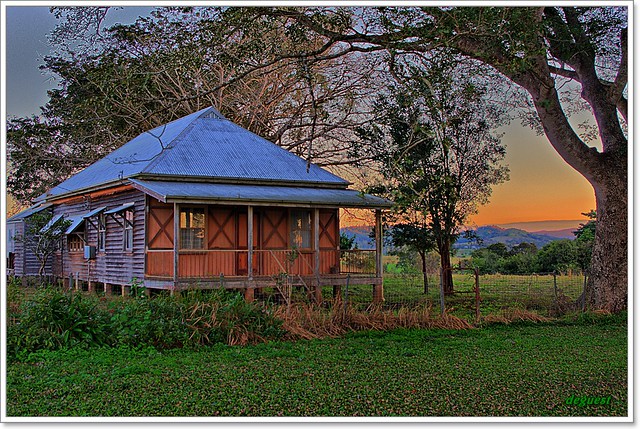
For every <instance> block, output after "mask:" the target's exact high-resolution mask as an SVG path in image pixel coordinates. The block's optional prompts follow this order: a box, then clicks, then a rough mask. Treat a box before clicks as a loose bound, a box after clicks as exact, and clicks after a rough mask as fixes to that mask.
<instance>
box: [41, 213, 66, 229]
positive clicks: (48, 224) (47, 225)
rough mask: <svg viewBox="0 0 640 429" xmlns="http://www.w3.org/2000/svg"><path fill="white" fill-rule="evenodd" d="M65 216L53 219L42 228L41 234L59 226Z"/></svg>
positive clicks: (56, 216) (60, 215) (57, 216)
mask: <svg viewBox="0 0 640 429" xmlns="http://www.w3.org/2000/svg"><path fill="white" fill-rule="evenodd" d="M63 216H64V215H62V214H59V215H55V216H54V217H52V218H51V219H50V220H49V222H47V224H46V225H45V226H43V227H42V228H40V232H46V231H48V230H50V229H51V228H52V227H53V226H54V225H55V224H57V223H58V222H59V221H60V220H62V218H63Z"/></svg>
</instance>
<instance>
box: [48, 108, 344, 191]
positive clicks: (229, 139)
mask: <svg viewBox="0 0 640 429" xmlns="http://www.w3.org/2000/svg"><path fill="white" fill-rule="evenodd" d="M139 174H144V176H145V177H147V176H154V177H162V176H183V177H198V178H207V179H211V180H212V181H215V179H225V180H229V179H231V180H233V179H238V180H244V181H246V180H248V181H279V182H288V183H295V182H304V183H313V184H318V185H327V186H337V187H346V186H347V185H348V184H349V182H347V181H346V180H344V179H342V178H340V177H338V176H336V175H334V174H331V173H329V172H328V171H326V170H323V169H322V168H320V167H318V166H316V165H314V164H311V165H310V168H309V170H308V171H307V162H306V161H305V160H304V159H302V158H300V157H298V156H296V155H294V154H292V153H290V152H288V151H287V150H285V149H283V148H281V147H279V146H278V145H276V144H274V143H271V142H269V141H268V140H265V139H263V138H262V137H259V136H257V135H255V134H253V133H251V132H250V131H248V130H245V129H244V128H242V127H240V126H238V125H236V124H234V123H232V122H230V121H229V120H227V119H225V118H224V117H223V116H222V115H221V114H220V113H219V112H218V111H217V110H216V109H215V108H213V107H209V108H206V109H202V110H200V111H198V112H195V113H193V114H191V115H188V116H185V117H183V118H181V119H178V120H176V121H173V122H170V123H168V124H166V125H163V126H161V127H158V128H155V129H153V130H151V131H149V132H146V133H143V134H140V135H139V136H137V137H136V138H134V139H133V140H131V141H129V142H128V143H126V144H125V145H124V146H122V147H121V148H119V149H117V150H115V151H114V152H112V153H111V154H109V155H107V156H106V157H105V158H103V159H101V160H99V161H97V162H96V163H94V164H92V165H90V166H89V167H87V168H86V169H84V170H82V171H81V172H79V173H77V174H76V175H74V176H72V177H70V178H69V179H67V180H66V181H64V182H62V183H61V184H60V185H58V186H56V187H54V188H53V189H51V190H50V191H49V192H47V193H46V194H44V195H42V196H41V197H39V199H45V198H46V197H47V196H58V195H63V194H66V193H70V192H76V191H79V190H83V189H86V188H91V187H95V186H99V185H102V184H106V183H112V182H117V181H118V180H124V179H127V178H129V177H135V176H136V175H139Z"/></svg>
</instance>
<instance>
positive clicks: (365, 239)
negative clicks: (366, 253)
mask: <svg viewBox="0 0 640 429" xmlns="http://www.w3.org/2000/svg"><path fill="white" fill-rule="evenodd" d="M372 230H373V226H370V225H361V226H347V227H345V228H340V232H341V233H344V234H346V235H347V236H349V237H353V236H355V237H356V241H355V244H357V245H358V249H375V248H376V245H375V243H374V241H373V239H371V238H369V234H371V231H372Z"/></svg>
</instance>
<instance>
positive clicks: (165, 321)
mask: <svg viewBox="0 0 640 429" xmlns="http://www.w3.org/2000/svg"><path fill="white" fill-rule="evenodd" d="M17 287H18V286H16V285H15V284H10V286H9V291H10V292H9V294H8V297H9V299H12V298H13V299H14V301H10V302H9V312H8V314H7V318H8V319H7V322H8V326H7V354H8V356H9V357H10V358H12V359H14V358H18V359H21V358H23V357H24V356H26V355H28V354H29V353H32V352H35V351H38V350H57V349H63V348H71V347H83V348H88V347H96V346H111V347H118V346H131V347H145V346H153V347H155V348H157V349H159V350H162V349H169V348H176V347H194V346H198V345H211V344H217V343H225V344H231V345H233V344H248V343H255V342H260V341H270V340H276V339H279V338H281V337H282V336H284V334H285V331H284V330H283V329H282V321H281V320H280V319H278V318H277V317H275V315H274V313H273V311H272V310H271V309H270V307H268V306H263V305H260V304H256V303H248V302H246V301H245V300H244V299H243V298H242V295H240V294H239V293H234V292H228V291H225V290H216V291H210V292H206V293H205V292H188V293H185V294H184V295H181V296H177V297H171V296H163V295H160V296H157V297H154V298H147V297H146V296H145V295H144V294H137V295H136V296H135V297H132V298H125V299H123V298H121V297H110V298H106V297H98V296H96V295H90V294H83V293H79V292H70V291H63V290H61V289H59V288H56V287H53V286H46V287H42V288H40V289H37V290H36V291H35V292H34V293H33V295H32V296H31V297H28V298H24V299H23V298H20V297H19V295H20V293H19V292H16V288H17Z"/></svg>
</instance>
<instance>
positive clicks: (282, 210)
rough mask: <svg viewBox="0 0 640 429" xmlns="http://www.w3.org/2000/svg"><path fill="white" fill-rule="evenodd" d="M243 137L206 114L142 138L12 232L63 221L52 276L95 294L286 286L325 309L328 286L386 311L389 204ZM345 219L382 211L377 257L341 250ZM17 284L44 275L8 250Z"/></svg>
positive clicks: (45, 201) (13, 223)
mask: <svg viewBox="0 0 640 429" xmlns="http://www.w3.org/2000/svg"><path fill="white" fill-rule="evenodd" d="M348 186H349V182H347V181H345V180H344V179H342V178H340V177H338V176H336V175H334V174H332V173H329V172H328V171H326V170H323V169H322V168H320V167H318V166H316V165H314V164H311V165H310V166H308V165H307V161H305V160H303V159H301V158H299V157H297V156H295V155H294V154H292V153H290V152H288V151H286V150H284V149H282V148H280V147H279V146H277V145H275V144H273V143H271V142H269V141H267V140H265V139H263V138H261V137H259V136H257V135H255V134H253V133H251V132H249V131H247V130H245V129H243V128H241V127H240V126H238V125H236V124H234V123H232V122H231V121H229V120H227V119H226V118H224V117H223V116H222V115H221V114H220V113H219V112H218V111H217V110H216V109H214V108H212V107H210V108H206V109H203V110H201V111H198V112H196V113H193V114H191V115H189V116H185V117H183V118H180V119H178V120H175V121H173V122H171V123H168V124H166V125H163V126H161V127H158V128H155V129H153V130H151V131H148V132H145V133H143V134H140V135H139V136H137V137H136V138H134V139H133V140H131V141H129V142H128V143H126V144H125V145H123V146H122V147H120V148H119V149H117V150H116V151H114V152H112V153H111V154H109V155H107V156H106V157H105V158H103V159H101V160H99V161H97V162H96V163H94V164H92V165H90V166H89V167H87V168H86V169H84V170H82V171H80V172H79V173H77V174H76V175H74V176H72V177H71V178H69V179H68V180H66V181H64V182H62V183H61V184H60V185H58V186H56V187H54V188H53V189H51V190H49V191H48V192H47V193H46V194H44V195H42V196H40V197H39V198H38V199H37V200H36V202H35V203H36V204H35V205H34V206H32V207H30V208H29V209H27V210H25V211H23V212H22V213H18V214H17V215H15V216H13V217H11V218H9V219H8V220H7V227H8V229H9V231H8V232H9V235H10V236H15V235H16V234H18V235H19V234H21V233H24V231H25V225H26V224H27V223H28V222H29V217H30V216H32V215H33V214H34V213H36V212H40V211H43V210H47V211H49V212H50V213H51V215H52V216H53V219H62V218H64V219H66V220H68V221H70V226H69V227H68V228H67V229H66V231H65V232H66V234H65V238H64V240H63V241H64V243H63V245H62V246H61V250H60V251H59V252H57V253H56V254H55V255H54V257H53V258H52V260H51V261H50V263H49V264H48V265H47V268H46V269H47V274H48V275H53V276H56V277H59V278H61V279H64V281H65V284H67V285H69V286H70V287H72V286H73V285H72V284H70V282H74V284H75V285H77V284H78V283H79V282H80V283H82V284H85V285H86V287H87V288H88V289H89V290H100V289H102V288H104V289H103V290H104V291H105V292H106V293H111V292H112V291H114V290H115V289H117V290H118V291H122V293H124V291H125V290H126V289H127V288H129V287H130V286H131V284H132V282H134V281H139V282H142V283H143V284H144V286H145V287H146V288H147V289H164V290H171V291H177V290H183V289H188V288H217V287H225V288H239V289H243V290H244V291H245V292H244V293H245V297H246V298H247V299H249V300H251V299H253V296H254V291H255V290H256V289H259V288H264V287H274V284H275V283H277V282H279V281H281V279H282V278H283V276H285V277H286V280H287V282H289V283H290V284H294V285H298V286H304V287H306V288H307V290H308V291H309V293H310V296H314V297H315V298H316V299H319V297H320V294H321V288H322V287H323V286H334V287H336V288H339V287H340V286H341V285H344V284H345V283H346V282H347V276H348V281H349V282H350V283H351V284H370V285H372V286H373V299H374V301H380V300H382V299H383V290H382V243H381V241H382V240H381V237H382V227H381V211H382V210H383V209H386V208H389V207H390V206H391V202H390V201H387V200H385V199H382V198H378V197H375V196H372V195H367V194H362V193H361V192H358V191H356V190H351V189H348ZM340 208H360V209H369V210H373V211H375V218H376V240H375V241H376V249H375V250H350V251H343V250H340V212H339V209H340ZM9 250H10V251H11V250H12V252H11V254H10V255H9V257H10V258H9V259H11V264H12V267H11V266H10V267H9V268H12V270H13V274H14V275H15V276H17V277H27V276H33V275H36V274H37V271H38V265H39V264H38V263H37V261H36V259H35V257H34V255H32V254H29V251H28V250H27V249H25V246H24V245H22V243H20V242H18V241H14V242H12V243H10V245H9Z"/></svg>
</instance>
